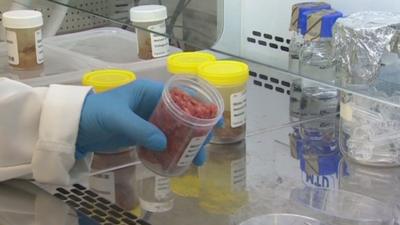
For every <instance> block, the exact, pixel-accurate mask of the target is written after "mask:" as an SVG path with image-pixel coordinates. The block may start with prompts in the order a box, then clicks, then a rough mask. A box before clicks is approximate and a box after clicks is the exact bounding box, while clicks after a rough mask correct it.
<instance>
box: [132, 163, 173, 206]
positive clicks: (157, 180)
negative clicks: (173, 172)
mask: <svg viewBox="0 0 400 225" xmlns="http://www.w3.org/2000/svg"><path fill="white" fill-rule="evenodd" d="M136 184H137V191H138V197H139V202H140V207H141V208H142V209H143V210H145V211H149V212H155V213H161V212H167V211H169V210H171V209H172V208H173V206H174V195H173V193H172V192H171V187H170V178H168V177H162V176H159V175H157V174H155V173H153V172H152V171H150V170H148V169H147V168H146V167H144V166H143V165H138V166H137V168H136Z"/></svg>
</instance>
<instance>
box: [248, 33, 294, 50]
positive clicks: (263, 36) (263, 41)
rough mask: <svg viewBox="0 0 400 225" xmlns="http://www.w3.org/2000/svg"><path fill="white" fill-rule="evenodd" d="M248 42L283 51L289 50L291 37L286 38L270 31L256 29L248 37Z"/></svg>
mask: <svg viewBox="0 0 400 225" xmlns="http://www.w3.org/2000/svg"><path fill="white" fill-rule="evenodd" d="M247 42H249V43H253V44H256V45H260V46H263V47H267V48H272V49H276V50H280V51H283V52H289V44H290V40H289V39H285V38H284V37H280V36H274V35H272V34H269V33H262V32H260V31H256V30H254V31H252V32H251V34H250V35H249V36H248V37H247Z"/></svg>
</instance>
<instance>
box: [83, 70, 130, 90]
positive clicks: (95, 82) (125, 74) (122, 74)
mask: <svg viewBox="0 0 400 225" xmlns="http://www.w3.org/2000/svg"><path fill="white" fill-rule="evenodd" d="M134 80H136V75H135V74H134V73H133V72H132V71H129V70H118V69H106V70H95V71H92V72H89V73H86V74H85V76H84V77H83V79H82V84H83V85H84V86H92V87H93V88H94V90H95V91H96V92H97V93H100V92H105V91H109V90H111V89H114V88H117V87H120V86H122V85H124V84H127V83H130V82H132V81H134Z"/></svg>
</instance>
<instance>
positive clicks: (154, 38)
mask: <svg viewBox="0 0 400 225" xmlns="http://www.w3.org/2000/svg"><path fill="white" fill-rule="evenodd" d="M148 30H151V31H154V32H157V33H160V34H165V33H166V32H167V27H166V25H165V22H162V23H160V24H156V25H153V26H149V27H148ZM150 39H151V52H152V54H153V57H155V58H156V57H163V56H166V55H168V51H169V41H168V38H167V37H165V36H162V35H159V34H154V33H150Z"/></svg>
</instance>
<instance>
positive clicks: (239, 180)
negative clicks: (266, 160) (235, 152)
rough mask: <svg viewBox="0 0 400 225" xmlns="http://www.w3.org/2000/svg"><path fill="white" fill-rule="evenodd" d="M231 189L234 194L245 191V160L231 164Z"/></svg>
mask: <svg viewBox="0 0 400 225" xmlns="http://www.w3.org/2000/svg"><path fill="white" fill-rule="evenodd" d="M231 182H232V184H231V188H232V191H234V192H239V191H244V190H245V189H246V158H241V159H238V160H234V161H232V162H231Z"/></svg>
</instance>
